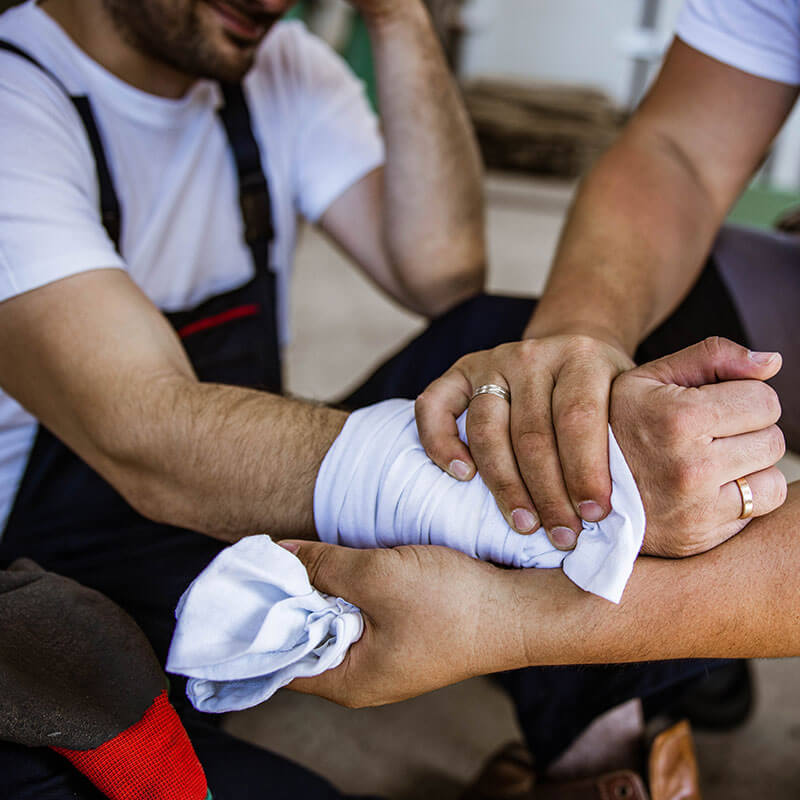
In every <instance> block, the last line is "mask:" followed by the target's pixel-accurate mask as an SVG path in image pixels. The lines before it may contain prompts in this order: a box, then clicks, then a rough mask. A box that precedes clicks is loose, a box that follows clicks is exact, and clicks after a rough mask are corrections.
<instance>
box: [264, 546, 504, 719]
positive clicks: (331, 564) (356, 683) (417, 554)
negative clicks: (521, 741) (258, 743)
mask: <svg viewBox="0 0 800 800" xmlns="http://www.w3.org/2000/svg"><path fill="white" fill-rule="evenodd" d="M280 544H281V545H282V546H284V547H285V546H287V545H288V548H287V549H290V550H291V551H292V552H294V553H295V554H296V555H297V557H298V558H299V559H300V560H301V561H302V562H303V564H304V565H305V566H306V569H307V570H308V576H309V579H310V580H311V583H312V585H313V586H314V587H315V588H317V589H319V590H320V591H321V592H325V593H326V594H330V595H334V596H337V597H344V598H345V599H346V600H348V601H349V602H351V603H353V604H355V605H357V606H358V607H359V608H360V609H361V611H362V614H363V616H364V633H363V635H362V637H361V639H359V641H358V642H357V643H356V644H354V645H353V646H352V647H351V648H350V650H349V651H348V653H347V656H346V657H345V660H344V662H343V663H342V664H341V665H340V666H339V667H337V668H336V669H334V670H329V671H328V672H324V673H323V674H322V675H319V676H317V677H315V678H302V679H295V680H294V681H292V683H291V684H290V685H289V688H291V689H294V690H296V691H299V692H304V693H308V694H318V695H321V696H322V697H326V698H328V699H329V700H332V701H334V702H336V703H339V704H340V705H345V706H349V707H351V708H357V707H363V706H374V705H382V704H384V703H393V702H396V701H399V700H404V699H406V698H409V697H415V696H417V695H420V694H423V693H425V692H429V691H432V690H434V689H438V688H440V687H442V686H446V685H448V684H451V683H455V682H457V681H460V680H464V679H465V678H469V677H472V676H473V675H477V674H480V673H482V672H486V671H490V670H492V669H502V668H503V666H504V663H503V661H502V658H503V654H504V653H505V650H506V645H505V643H504V642H503V641H501V637H505V636H508V634H509V631H510V630H512V629H515V626H497V625H496V621H497V619H498V618H500V617H501V616H504V615H505V616H507V614H508V609H509V607H510V604H511V603H512V601H513V598H511V597H503V596H501V595H502V592H503V591H507V590H506V589H505V587H506V586H507V585H508V583H509V582H508V581H502V580H501V579H499V577H498V576H500V575H501V573H502V570H500V569H498V568H497V567H494V566H492V565H490V564H487V563H485V562H482V561H477V560H475V559H472V558H469V557H468V556H465V555H463V554H462V553H459V552H457V551H455V550H451V549H449V548H446V547H431V546H426V547H397V548H394V549H391V550H353V549H350V548H346V547H338V546H336V545H329V544H323V543H321V542H305V541H302V542H301V541H292V542H281V543H280ZM454 575H458V580H453V576H454ZM496 628H501V629H503V630H495V629H496ZM487 642H492V643H494V646H493V647H492V648H487V647H486V643H487ZM487 651H491V652H487ZM487 658H488V659H492V662H491V663H487ZM493 659H497V663H494V661H493Z"/></svg>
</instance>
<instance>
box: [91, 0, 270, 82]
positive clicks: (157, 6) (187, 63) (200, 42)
mask: <svg viewBox="0 0 800 800" xmlns="http://www.w3.org/2000/svg"><path fill="white" fill-rule="evenodd" d="M203 2H204V0H140V2H137V3H132V2H130V0H103V6H104V7H105V9H106V12H107V13H108V14H109V16H110V18H111V20H112V22H113V23H114V27H115V28H116V29H117V31H118V32H119V34H120V35H121V36H122V37H123V39H124V40H125V41H126V42H127V43H128V44H130V45H131V46H132V47H134V48H136V49H137V50H139V51H140V52H142V53H144V54H146V55H148V56H150V57H151V58H155V59H157V60H159V61H162V62H164V63H165V64H168V65H169V66H170V67H172V68H174V69H176V70H178V71H179V72H182V73H184V74H186V75H191V76H194V77H197V78H212V79H214V80H219V81H229V82H237V81H240V80H241V79H242V78H243V77H244V75H245V74H246V73H247V71H248V70H249V69H250V67H251V66H252V64H253V60H254V58H255V52H256V43H254V42H251V41H244V40H239V39H237V38H236V37H235V36H233V35H230V34H229V33H228V32H226V31H225V30H223V29H222V28H220V27H217V26H215V25H213V23H212V22H210V21H209V17H208V15H204V14H201V13H200V8H199V7H200V5H201V4H202V3H203ZM234 7H237V6H234ZM243 10H244V9H243ZM244 13H246V14H247V16H248V17H250V18H251V19H252V20H253V21H254V22H256V23H258V24H260V25H262V26H263V27H264V28H265V30H268V29H269V28H270V27H272V25H273V24H274V23H275V22H276V21H277V19H278V18H279V17H280V16H281V15H279V14H265V13H264V12H263V11H250V10H247V11H245V12H244Z"/></svg>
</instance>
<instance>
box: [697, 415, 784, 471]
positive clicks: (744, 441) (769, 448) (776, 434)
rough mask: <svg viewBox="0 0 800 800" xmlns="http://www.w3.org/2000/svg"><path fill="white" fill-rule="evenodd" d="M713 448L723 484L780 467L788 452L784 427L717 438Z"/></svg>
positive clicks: (713, 455) (714, 458) (713, 454)
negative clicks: (782, 428)
mask: <svg viewBox="0 0 800 800" xmlns="http://www.w3.org/2000/svg"><path fill="white" fill-rule="evenodd" d="M710 448H711V454H712V458H713V460H714V462H715V463H717V464H719V465H720V467H719V472H718V479H719V483H720V485H722V484H724V483H728V482H729V481H734V480H736V478H739V477H741V476H742V475H749V474H750V473H754V472H760V471H761V470H765V469H768V468H769V467H771V466H773V465H774V464H777V463H778V461H780V460H781V458H783V456H784V453H785V452H786V442H785V440H784V438H783V433H781V430H780V428H778V426H777V425H770V426H769V427H768V428H765V429H764V430H762V431H755V432H754V433H743V434H741V435H740V436H728V437H727V438H725V439H715V440H714V441H713V442H711V445H710Z"/></svg>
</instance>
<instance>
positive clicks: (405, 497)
mask: <svg viewBox="0 0 800 800" xmlns="http://www.w3.org/2000/svg"><path fill="white" fill-rule="evenodd" d="M458 429H459V433H460V436H461V438H462V439H463V440H464V441H465V442H466V413H465V414H464V415H462V416H461V417H460V418H459V420H458ZM608 443H609V464H610V468H611V478H612V493H611V505H612V508H613V510H612V512H611V513H610V514H609V516H608V517H606V519H604V520H603V521H602V522H597V523H589V522H586V523H584V525H583V530H582V532H581V533H580V535H579V537H578V543H577V545H576V547H575V549H574V550H573V551H571V552H563V551H561V550H557V549H556V548H555V547H553V545H552V544H551V543H550V540H549V539H548V538H547V535H546V534H545V532H544V530H543V529H542V528H540V529H539V530H537V531H534V532H533V533H531V534H526V535H523V534H520V533H517V532H516V531H515V530H513V528H511V527H510V526H509V525H508V524H507V523H506V521H505V519H504V518H503V516H502V514H501V513H500V511H499V509H498V508H497V505H496V503H495V500H494V498H493V496H492V495H491V493H490V492H489V490H488V489H487V488H486V485H485V484H484V483H483V481H482V480H481V478H480V475H477V476H475V477H474V478H473V479H472V480H471V481H468V482H463V481H457V480H456V479H454V478H452V477H450V476H449V475H448V474H447V473H445V472H442V470H440V469H439V467H437V466H436V465H435V464H434V463H433V462H432V461H431V460H430V459H429V458H428V456H427V454H426V453H425V450H424V448H423V447H422V445H421V443H420V441H419V435H418V433H417V426H416V421H415V418H414V403H413V402H412V401H410V400H387V401H385V402H383V403H378V404H377V405H374V406H369V407H367V408H364V409H362V410H360V411H357V412H355V413H354V414H351V416H350V418H349V419H348V421H347V423H346V424H345V426H344V428H343V430H342V432H341V433H340V434H339V437H338V438H337V439H336V441H335V442H334V443H333V446H332V447H331V448H330V450H329V451H328V454H327V455H326V456H325V459H324V461H323V462H322V467H321V468H320V471H319V475H318V476H317V483H316V487H315V491H314V518H315V522H316V526H317V532H318V533H319V537H320V539H321V540H322V541H324V542H329V543H332V544H340V545H345V546H347V547H359V548H370V547H396V546H398V545H428V544H433V545H443V546H445V547H451V548H453V549H455V550H460V551H461V552H463V553H466V554H467V555H469V556H472V557H473V558H479V559H481V560H484V561H492V562H495V563H497V564H505V565H507V566H511V567H558V566H563V569H564V572H565V574H566V575H567V576H568V577H569V578H570V579H571V580H572V581H574V583H576V584H577V585H578V586H580V587H581V588H582V589H585V590H586V591H589V592H593V593H594V594H597V595H600V596H601V597H605V598H606V599H608V600H611V601H612V602H615V603H618V602H619V601H620V598H621V597H622V592H623V590H624V588H625V585H626V583H627V581H628V578H629V577H630V574H631V571H632V569H633V564H634V561H635V560H636V557H637V555H638V553H639V549H640V548H641V545H642V540H643V538H644V530H645V515H644V507H643V506H642V501H641V498H640V496H639V491H638V489H637V487H636V482H635V481H634V478H633V475H632V474H631V471H630V469H629V468H628V465H627V464H626V462H625V458H624V456H623V455H622V451H621V450H620V448H619V445H618V444H617V442H616V439H615V438H614V435H613V434H612V433H611V429H610V428H609V433H608Z"/></svg>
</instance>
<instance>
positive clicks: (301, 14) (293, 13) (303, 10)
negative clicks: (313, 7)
mask: <svg viewBox="0 0 800 800" xmlns="http://www.w3.org/2000/svg"><path fill="white" fill-rule="evenodd" d="M307 13H308V2H307V0H300V2H299V3H297V4H296V5H294V6H292V7H291V8H290V9H289V10H288V11H287V12H286V19H306V14H307Z"/></svg>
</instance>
